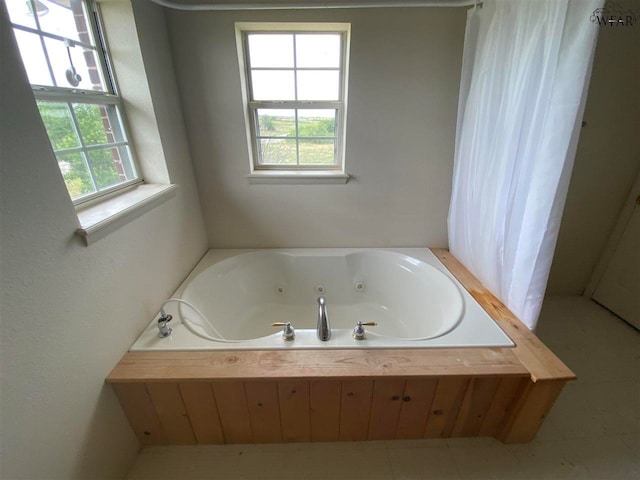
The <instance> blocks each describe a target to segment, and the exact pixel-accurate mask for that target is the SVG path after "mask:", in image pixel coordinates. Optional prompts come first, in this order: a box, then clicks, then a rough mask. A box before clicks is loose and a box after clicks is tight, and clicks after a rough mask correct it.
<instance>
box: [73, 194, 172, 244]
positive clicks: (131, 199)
mask: <svg viewBox="0 0 640 480" xmlns="http://www.w3.org/2000/svg"><path fill="white" fill-rule="evenodd" d="M177 188H178V187H177V185H149V184H146V185H138V186H136V187H134V188H132V189H130V190H127V191H126V192H124V193H122V194H120V195H116V196H114V197H111V198H108V199H107V200H104V201H102V202H98V203H95V204H92V205H90V206H88V207H86V208H82V209H79V210H78V212H77V214H78V220H79V221H80V228H78V229H77V230H76V235H78V236H79V237H81V238H82V240H83V241H84V244H85V245H87V246H88V245H89V244H90V243H93V242H95V241H96V240H99V239H100V238H102V237H104V236H105V235H107V234H108V233H110V232H112V231H114V230H116V229H118V228H120V227H121V226H122V225H124V224H126V223H128V222H130V221H131V220H133V219H134V218H136V217H138V216H139V215H141V214H143V213H144V212H147V211H149V210H151V209H152V208H154V207H156V206H158V205H160V204H161V203H163V202H164V201H166V200H168V199H169V198H171V197H173V195H175V192H176V190H177Z"/></svg>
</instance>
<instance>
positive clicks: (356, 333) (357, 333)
mask: <svg viewBox="0 0 640 480" xmlns="http://www.w3.org/2000/svg"><path fill="white" fill-rule="evenodd" d="M376 325H378V324H377V323H376V322H364V323H363V322H358V323H357V324H356V326H355V327H354V328H353V338H355V339H356V340H364V339H365V338H366V333H367V332H366V331H365V329H364V327H375V326H376Z"/></svg>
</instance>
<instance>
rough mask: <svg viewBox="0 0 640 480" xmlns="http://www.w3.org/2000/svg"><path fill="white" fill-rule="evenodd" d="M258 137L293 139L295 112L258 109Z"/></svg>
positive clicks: (294, 133) (294, 134)
mask: <svg viewBox="0 0 640 480" xmlns="http://www.w3.org/2000/svg"><path fill="white" fill-rule="evenodd" d="M257 115H258V136H259V137H295V136H296V118H295V110H273V109H262V108H261V109H258V111H257Z"/></svg>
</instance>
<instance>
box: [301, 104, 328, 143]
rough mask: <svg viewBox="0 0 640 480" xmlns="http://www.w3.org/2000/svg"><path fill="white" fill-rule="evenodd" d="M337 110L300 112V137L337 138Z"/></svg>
mask: <svg viewBox="0 0 640 480" xmlns="http://www.w3.org/2000/svg"><path fill="white" fill-rule="evenodd" d="M335 134H336V110H298V136H300V137H335Z"/></svg>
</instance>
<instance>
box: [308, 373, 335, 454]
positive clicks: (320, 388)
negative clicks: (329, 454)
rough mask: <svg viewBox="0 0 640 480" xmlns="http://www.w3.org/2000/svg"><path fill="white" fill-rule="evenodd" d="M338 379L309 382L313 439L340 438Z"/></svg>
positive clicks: (317, 440)
mask: <svg viewBox="0 0 640 480" xmlns="http://www.w3.org/2000/svg"><path fill="white" fill-rule="evenodd" d="M341 387H342V385H341V382H340V381H338V380H312V381H311V382H309V408H310V415H311V419H310V421H311V441H313V442H330V441H337V440H338V439H339V438H340V392H341Z"/></svg>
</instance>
